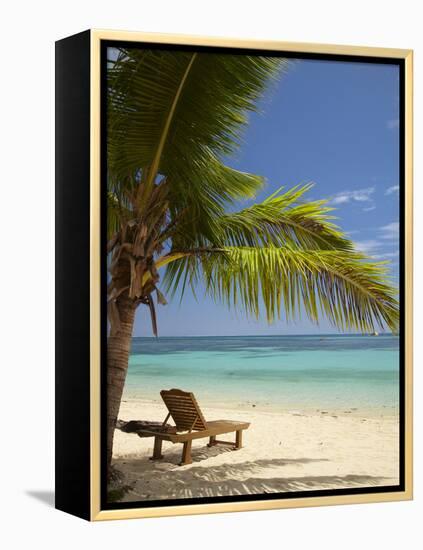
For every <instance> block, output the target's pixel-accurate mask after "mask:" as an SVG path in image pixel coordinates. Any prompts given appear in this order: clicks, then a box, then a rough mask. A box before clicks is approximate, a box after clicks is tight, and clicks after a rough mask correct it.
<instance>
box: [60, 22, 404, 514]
mask: <svg viewBox="0 0 423 550" xmlns="http://www.w3.org/2000/svg"><path fill="white" fill-rule="evenodd" d="M86 33H88V34H86ZM86 33H82V34H84V35H85V38H84V46H83V48H85V49H84V51H85V50H86V47H87V44H89V54H87V55H89V69H88V71H89V143H90V144H89V182H90V184H89V244H88V245H87V246H88V251H89V266H88V267H89V303H90V306H89V342H87V349H89V356H87V359H88V357H89V360H88V362H85V365H81V367H80V368H81V369H83V368H84V369H87V368H89V390H87V391H89V400H88V402H87V403H86V405H87V410H86V414H87V418H88V417H89V445H88V448H87V450H86V451H87V452H86V453H85V455H84V456H85V457H87V456H89V464H88V471H87V473H86V476H85V478H84V479H85V481H84V483H85V482H86V481H88V486H86V495H85V497H84V499H85V500H84V503H85V504H84V505H83V506H82V505H81V508H83V510H82V511H79V508H78V504H76V503H75V502H76V500H77V497H75V498H74V502H73V504H72V505H71V504H68V502H67V499H66V497H65V496H64V493H65V492H66V490H70V489H69V486H70V483H71V481H70V480H69V479H67V480H65V481H60V480H59V482H58V483H59V490H58V493H60V494H59V503H58V504H57V507H58V508H60V509H62V510H65V511H68V512H70V513H74V514H76V515H80V516H81V517H84V518H85V519H89V520H92V521H104V520H112V519H125V518H148V517H157V516H175V515H187V514H210V513H222V512H240V511H248V510H267V509H277V508H292V507H310V506H323V505H339V504H358V503H368V502H386V501H399V500H409V499H412V486H413V460H412V454H413V436H412V389H413V380H412V338H413V336H412V261H413V259H412V246H413V244H412V223H413V222H412V216H413V212H412V200H413V199H412V179H413V126H412V124H413V52H412V50H407V49H391V48H374V47H364V46H363V47H362V46H341V45H327V44H308V43H295V42H282V41H281V42H279V41H277V42H275V41H257V40H245V39H242V40H240V39H229V38H217V37H202V36H184V35H176V34H175V35H173V34H150V33H142V32H127V31H116V30H90V31H86ZM71 40H72V37H71V38H69V39H64V40H63V41H60V42H58V48H59V50H60V48H61V47H62V46H60V44H61V43H63V44H65V43H66V41H68V44H70V42H69V41H71ZM103 41H107V42H108V43H110V42H114V41H116V42H128V43H130V42H134V43H136V42H142V43H151V44H165V45H179V46H181V45H182V46H191V47H192V46H201V47H218V48H229V49H233V48H236V49H248V50H256V51H257V52H259V51H260V50H264V51H278V52H295V53H300V54H319V55H328V56H351V59H352V60H353V59H357V58H366V57H377V58H391V59H395V60H401V61H402V62H403V66H404V122H403V124H404V163H403V181H404V185H405V201H404V204H403V211H402V216H403V222H404V246H405V249H404V256H403V257H404V266H403V273H404V289H405V296H402V298H401V300H402V301H401V307H403V308H404V311H405V315H404V319H403V323H404V324H403V329H404V333H405V340H404V353H405V365H404V416H403V421H404V441H403V449H402V450H403V453H404V457H403V459H404V486H403V490H399V491H393V492H379V493H377V492H369V493H365V494H354V492H352V493H351V494H343V495H334V496H307V497H298V498H297V497H295V498H277V499H271V500H263V499H257V500H250V501H238V502H213V503H205V504H178V505H172V506H166V505H163V506H157V507H141V506H140V507H128V508H116V509H102V507H101V494H100V493H101V464H102V457H101V433H102V432H101V326H102V325H101V288H100V284H99V281H100V277H101V261H102V255H101V232H100V224H101V202H102V201H101V185H100V178H101V144H102V141H101V121H102V118H101V86H102V81H101V73H100V70H101V66H100V62H101V44H102V42H103ZM63 47H64V46H63ZM81 48H82V46H81ZM73 55H74V57H73V59H75V56H76V55H77V54H73ZM84 55H85V54H84ZM60 62H63V58H60V55H59V63H60ZM85 74H87V73H85ZM59 78H60V75H59ZM58 100H59V102H60V100H61V96H60V93H59V97H58ZM58 108H59V109H60V103H58ZM64 116H65V115H64ZM65 162H66V159H65V160H63V163H65ZM59 180H60V174H59ZM58 185H62V183H61V181H58ZM59 200H60V199H59ZM59 223H60V222H59ZM87 237H88V236H87ZM59 269H64V267H62V268H60V267H59ZM87 269H88V268H87ZM60 291H61V290H60V288H59V292H60ZM87 337H88V335H87ZM63 360H64V359H63V358H62V360H61V361H62V362H63ZM88 363H89V365H88ZM56 368H57V369H59V370H60V369H61V368H62V367H61V364H59V365H58V364H57V363H56ZM60 373H62V370H60ZM61 376H62V374H59V375H58V378H59V381H58V390H57V391H58V396H57V398H58V399H61V400H62V401H63V399H64V398H63V395H64V393H63V392H66V391H68V390H67V389H66V388H65V386H67V387H68V384H69V380H67V381H66V382H65V381H64V382H63V387H62V385H61ZM84 380H85V381H83V382H81V384H82V383H84V384H85V383H86V380H87V378H85V379H84ZM84 403H85V401H84ZM63 414H64V416H63V415H62V416H61V417H60V418H61V421H60V420H59V426H58V431H57V432H56V437H57V438H59V441H58V446H59V447H62V449H63V445H64V443H63V439H62V438H63V435H62V434H63V433H64V431H65V432H67V433H68V430H69V428H72V425H70V424H67V422H68V420H67V419H68V416H67V415H66V414H65V413H63ZM69 415H71V413H70V412H69ZM69 422H71V421H70V420H69ZM59 432H60V433H59ZM85 443H86V440H85ZM58 452H59V466H58V467H59V469H60V468H65V467H66V465H65V464H64V461H65V458H63V456H62V454H61V451H60V450H59V451H58ZM63 453H65V450H63ZM61 475H62V474H61V473H60V471H59V473H58V474H57V478H60V479H61ZM88 478H89V479H88ZM81 494H82V493H81ZM84 494H85V493H84ZM78 498H79V497H78ZM81 498H82V497H81Z"/></svg>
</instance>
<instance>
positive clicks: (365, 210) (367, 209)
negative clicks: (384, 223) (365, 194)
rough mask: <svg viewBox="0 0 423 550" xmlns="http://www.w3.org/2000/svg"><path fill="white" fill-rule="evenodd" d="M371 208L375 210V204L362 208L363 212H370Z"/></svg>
mask: <svg viewBox="0 0 423 550" xmlns="http://www.w3.org/2000/svg"><path fill="white" fill-rule="evenodd" d="M372 210H376V206H367V207H366V208H363V212H371V211H372Z"/></svg>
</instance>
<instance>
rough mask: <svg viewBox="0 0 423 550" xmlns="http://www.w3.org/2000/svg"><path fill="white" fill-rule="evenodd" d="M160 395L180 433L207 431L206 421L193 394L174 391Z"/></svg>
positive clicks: (165, 391) (162, 392) (167, 391)
mask: <svg viewBox="0 0 423 550" xmlns="http://www.w3.org/2000/svg"><path fill="white" fill-rule="evenodd" d="M160 395H161V396H162V399H163V401H164V402H165V405H166V407H167V408H168V410H169V412H170V415H171V417H172V418H173V421H174V422H175V426H176V429H177V430H178V431H180V432H183V431H186V430H205V429H206V428H207V422H206V419H205V418H204V416H203V413H202V412H201V409H200V407H199V405H198V403H197V400H196V399H195V397H194V394H193V393H191V392H186V391H182V390H177V389H172V390H162V391H161V392H160Z"/></svg>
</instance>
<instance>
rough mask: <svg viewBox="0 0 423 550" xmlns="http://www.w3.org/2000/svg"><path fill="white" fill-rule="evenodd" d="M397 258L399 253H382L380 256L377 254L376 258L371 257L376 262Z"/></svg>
mask: <svg viewBox="0 0 423 550" xmlns="http://www.w3.org/2000/svg"><path fill="white" fill-rule="evenodd" d="M398 256H399V251H398V250H397V251H396V252H384V253H382V254H377V255H376V256H373V257H374V258H376V259H377V260H385V259H389V258H397V257H398Z"/></svg>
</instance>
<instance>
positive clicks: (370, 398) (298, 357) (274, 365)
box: [124, 335, 400, 410]
mask: <svg viewBox="0 0 423 550" xmlns="http://www.w3.org/2000/svg"><path fill="white" fill-rule="evenodd" d="M399 360H400V359H399V338H398V337H396V336H391V335H380V336H377V337H376V336H355V335H348V336H346V335H328V336H321V335H318V336H292V335H290V336H227V337H219V336H216V337H184V338H179V337H172V338H170V337H160V338H157V339H155V338H134V339H133V341H132V351H131V356H130V361H129V370H128V375H127V380H126V386H125V392H124V399H125V398H127V399H128V398H129V399H131V398H141V399H149V400H150V399H153V400H158V399H160V396H159V392H160V390H161V389H170V388H180V389H184V390H187V391H193V392H194V393H195V394H196V396H197V398H198V400H199V401H200V402H201V403H206V404H207V405H216V406H222V405H230V406H232V405H234V406H242V405H248V406H251V405H252V404H255V405H256V406H257V407H259V408H261V407H265V408H266V407H269V408H274V409H280V410H285V409H286V410H289V409H300V408H302V409H304V408H316V409H326V408H332V409H338V408H346V407H348V408H352V407H356V408H359V409H362V408H366V409H367V408H375V409H380V408H391V407H393V408H397V407H398V402H399Z"/></svg>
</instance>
